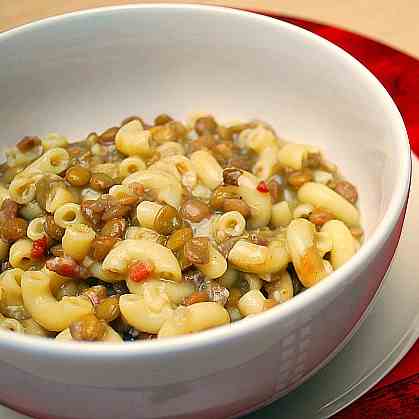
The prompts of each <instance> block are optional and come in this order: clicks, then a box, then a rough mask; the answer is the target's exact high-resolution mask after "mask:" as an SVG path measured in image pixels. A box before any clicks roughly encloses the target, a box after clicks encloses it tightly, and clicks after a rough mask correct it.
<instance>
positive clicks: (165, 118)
mask: <svg viewBox="0 0 419 419" xmlns="http://www.w3.org/2000/svg"><path fill="white" fill-rule="evenodd" d="M171 121H173V118H172V117H171V116H169V115H167V114H166V113H162V114H160V115H157V116H156V117H155V118H154V125H165V124H167V123H168V122H171Z"/></svg>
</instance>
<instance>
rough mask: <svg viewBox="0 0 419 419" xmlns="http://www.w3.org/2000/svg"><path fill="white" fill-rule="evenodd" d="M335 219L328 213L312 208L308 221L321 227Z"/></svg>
mask: <svg viewBox="0 0 419 419" xmlns="http://www.w3.org/2000/svg"><path fill="white" fill-rule="evenodd" d="M334 218H335V217H334V216H333V214H331V213H330V212H328V211H326V210H324V209H322V208H314V210H313V211H312V212H311V214H310V215H309V217H308V219H309V221H311V222H312V223H313V224H315V225H316V226H322V225H323V224H325V223H327V222H328V221H330V220H333V219H334Z"/></svg>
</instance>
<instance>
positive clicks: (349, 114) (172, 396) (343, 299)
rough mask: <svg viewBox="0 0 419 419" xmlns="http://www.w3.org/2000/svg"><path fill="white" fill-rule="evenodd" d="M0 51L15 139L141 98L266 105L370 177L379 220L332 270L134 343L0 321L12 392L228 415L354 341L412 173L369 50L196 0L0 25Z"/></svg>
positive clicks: (5, 120)
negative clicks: (194, 329) (28, 333)
mask: <svg viewBox="0 0 419 419" xmlns="http://www.w3.org/2000/svg"><path fill="white" fill-rule="evenodd" d="M0 63H1V65H0V92H1V101H0V121H1V123H0V126H1V140H2V142H3V143H2V146H5V145H6V143H7V144H12V143H14V142H16V140H18V139H19V138H21V137H22V136H23V135H27V134H34V135H43V134H45V133H47V132H50V131H57V132H60V133H64V134H68V135H69V136H71V137H77V136H80V137H81V136H83V135H85V134H86V133H87V132H89V131H92V130H94V129H99V130H100V129H101V128H105V127H107V126H110V125H113V124H115V123H117V122H118V121H120V120H121V119H122V118H124V117H126V116H127V115H129V114H132V113H138V114H141V115H142V116H144V117H145V118H146V119H151V118H152V117H153V116H154V115H156V114H157V113H160V112H163V111H165V112H168V113H171V114H173V115H175V116H177V117H184V116H185V115H186V114H187V113H189V112H192V111H200V110H204V111H211V112H215V114H216V116H217V117H218V118H220V119H224V120H229V119H236V118H248V117H258V118H263V119H265V120H267V121H269V122H272V123H273V124H274V126H275V127H276V128H277V130H278V132H279V133H280V135H281V136H283V137H285V138H288V139H290V140H292V141H296V142H305V143H312V144H315V145H318V146H320V147H321V148H322V149H323V150H324V151H325V152H326V154H327V155H328V156H329V157H330V159H331V160H332V161H335V162H336V163H337V164H338V165H339V167H340V168H341V169H342V171H343V173H344V174H345V175H346V176H347V177H348V178H349V179H351V181H353V182H354V183H355V185H357V186H358V187H359V192H360V206H361V211H362V216H363V223H364V225H365V227H366V231H367V240H366V243H365V244H364V245H363V246H362V248H361V250H360V252H359V253H358V254H357V255H356V256H355V257H354V258H353V259H351V260H350V261H349V262H348V263H347V264H346V265H345V266H344V267H342V268H341V269H339V271H337V272H335V273H334V274H333V275H331V276H330V277H328V278H327V279H325V280H323V281H322V282H321V283H320V284H318V285H316V286H315V287H313V288H311V289H309V290H307V291H306V292H304V293H303V294H300V295H298V296H297V297H295V298H294V299H292V301H290V302H287V303H286V304H284V305H283V306H279V307H276V308H274V309H272V310H270V311H268V312H266V313H264V314H262V315H259V316H256V317H254V318H250V319H247V320H244V321H240V322H238V323H235V324H232V325H229V326H225V327H221V328H218V329H215V330H210V331H207V332H204V333H200V334H196V335H191V336H185V337H182V338H176V339H173V340H172V339H170V340H164V341H153V342H147V343H143V344H136V343H134V344H125V345H121V346H108V345H103V344H101V345H97V344H83V345H75V344H64V343H62V344H58V343H56V342H53V341H48V340H38V339H35V338H29V337H25V336H14V335H13V336H11V335H9V334H6V333H5V332H1V333H0V353H1V355H0V401H1V402H2V403H4V404H6V405H9V406H11V407H13V408H16V409H18V410H21V411H25V412H28V413H29V414H32V415H34V416H36V417H39V416H42V417H48V418H60V419H63V418H85V419H91V418H96V417H100V418H102V419H108V418H109V419H111V418H122V417H124V418H125V419H131V418H132V419H134V418H155V417H165V418H169V417H185V418H196V417H200V418H215V417H228V416H233V415H237V414H239V413H243V412H245V411H248V410H250V409H253V408H255V407H257V406H259V405H261V404H264V403H267V402H268V401H269V400H273V399H274V398H277V397H280V396H281V395H283V394H285V393H286V392H288V391H290V390H291V389H292V388H294V387H295V386H297V385H298V384H300V383H301V382H302V381H304V380H305V379H307V378H308V377H309V376H310V375H311V374H312V373H313V372H314V371H316V370H317V369H318V368H320V367H321V366H322V365H323V364H324V363H325V362H327V360H328V359H330V358H331V356H332V355H333V354H334V353H336V352H337V350H338V349H339V348H341V347H342V346H343V343H344V342H345V340H347V339H348V337H349V336H350V334H351V332H352V331H353V330H354V328H355V327H356V325H357V324H358V323H359V320H360V319H361V318H362V316H363V313H364V312H365V310H366V308H367V307H368V305H369V304H370V302H371V300H372V298H373V296H374V294H375V292H376V291H377V288H378V287H379V286H380V283H381V280H382V278H383V275H384V273H385V271H386V270H387V268H388V265H389V263H390V261H391V258H392V256H393V253H394V250H395V248H396V245H397V241H398V238H399V235H400V229H401V225H402V222H403V216H404V209H405V206H406V202H407V196H408V188H409V179H410V150H409V144H408V139H407V136H406V131H405V128H404V126H403V121H402V118H401V117H400V114H399V112H398V110H397V108H396V106H395V105H394V103H393V102H392V100H391V99H390V97H389V96H388V94H387V93H386V91H385V89H384V88H383V87H382V86H381V85H380V84H379V82H378V81H377V80H376V79H375V78H374V77H373V76H372V75H371V74H370V73H369V72H368V71H367V70H366V69H365V68H364V67H363V66H362V65H361V64H359V63H358V62H357V61H356V60H354V59H353V58H351V57H350V56H349V55H348V54H346V53H345V52H343V51H342V50H341V49H339V48H337V47H335V46H333V45H332V44H330V43H329V42H327V41H325V40H323V39H321V38H319V37H317V36H315V35H312V34H311V33H309V32H306V31H304V30H302V29H299V28H297V27H295V26H292V25H290V24H288V23H282V22H279V21H276V20H274V19H270V18H267V17H262V16H258V15H255V14H250V13H244V12H240V11H234V10H228V9H223V8H213V7H206V6H188V5H145V6H124V7H115V8H105V9H98V10H92V11H84V12H79V13H72V14H69V15H65V16H59V17H54V18H51V19H46V20H43V21H40V22H36V23H33V24H29V25H25V26H23V27H21V28H17V29H14V30H11V31H9V32H6V33H3V34H1V35H0ZM372 350H373V348H372ZM342 373H344V371H343V372H342Z"/></svg>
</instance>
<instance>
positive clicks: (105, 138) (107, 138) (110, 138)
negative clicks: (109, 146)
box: [98, 127, 119, 143]
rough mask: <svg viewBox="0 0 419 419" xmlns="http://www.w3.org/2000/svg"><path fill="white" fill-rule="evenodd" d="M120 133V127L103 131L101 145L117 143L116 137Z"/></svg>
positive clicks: (99, 139) (100, 139)
mask: <svg viewBox="0 0 419 419" xmlns="http://www.w3.org/2000/svg"><path fill="white" fill-rule="evenodd" d="M118 131H119V127H111V128H108V129H107V130H105V131H103V132H102V134H100V135H99V137H98V141H99V142H100V143H113V142H114V141H115V135H116V134H117V132H118Z"/></svg>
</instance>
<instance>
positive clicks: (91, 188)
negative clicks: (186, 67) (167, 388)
mask: <svg viewBox="0 0 419 419" xmlns="http://www.w3.org/2000/svg"><path fill="white" fill-rule="evenodd" d="M6 156H7V162H6V163H5V164H4V165H3V166H2V168H1V170H0V204H1V205H0V207H1V208H0V262H2V270H5V271H4V272H2V273H0V313H1V314H0V328H2V329H6V330H9V331H12V332H15V333H25V334H31V335H36V336H43V337H48V338H51V339H55V340H57V341H64V342H76V341H77V340H86V341H95V340H100V341H101V342H105V343H106V342H109V343H120V342H122V341H123V340H129V341H132V340H143V339H153V338H165V337H171V336H178V335H183V334H190V333H196V332H200V331H203V330H207V329H210V328H213V327H217V326H221V325H226V324H228V323H230V322H235V321H237V320H240V319H242V318H245V317H250V316H254V315H255V314H259V313H262V312H264V311H266V310H268V309H270V308H272V307H273V306H275V305H282V304H283V303H285V302H287V301H288V300H290V299H291V298H293V297H294V295H295V294H298V293H300V292H301V291H303V290H304V289H305V288H308V287H311V286H313V285H315V284H316V283H317V282H319V281H320V280H322V279H323V278H324V277H326V276H327V275H329V274H331V273H333V272H334V271H335V270H336V269H339V268H340V267H341V266H342V265H343V264H345V263H346V262H347V261H348V260H349V259H350V258H351V257H352V256H353V255H354V254H355V253H356V252H357V251H358V249H359V247H360V242H359V241H358V240H361V238H362V236H363V230H362V229H361V228H360V227H359V223H360V215H359V211H358V208H357V207H356V206H355V203H356V201H357V199H358V193H357V191H356V188H355V187H354V186H353V185H352V184H351V183H350V182H348V181H346V180H343V178H342V177H341V175H340V174H339V173H338V171H337V167H336V166H335V165H334V164H332V163H330V162H328V161H327V160H325V159H324V157H323V155H322V154H321V153H320V151H319V150H318V148H317V147H313V146H310V145H305V144H291V143H285V142H283V141H282V140H280V139H279V138H278V137H277V135H276V134H275V131H274V130H273V129H272V128H271V126H270V125H268V124H266V123H263V122H261V121H257V120H252V121H249V122H240V121H239V122H237V121H236V122H234V123H231V124H223V125H220V124H219V123H217V121H216V120H215V119H214V117H213V116H212V115H210V114H199V115H196V116H194V117H193V118H192V119H190V121H189V122H188V124H187V125H183V124H182V123H180V122H178V121H175V120H173V119H172V118H171V117H170V116H168V115H165V114H162V115H159V116H158V117H156V118H155V120H154V126H151V125H149V124H146V123H143V122H142V120H141V118H138V117H130V118H127V119H125V120H124V121H123V122H122V123H121V124H120V125H119V126H114V127H112V128H109V129H107V130H105V131H103V132H102V133H101V134H99V135H98V134H96V133H94V132H92V133H91V134H89V135H88V136H87V138H85V139H84V140H77V141H76V142H75V143H73V144H70V143H69V142H68V140H67V139H66V138H65V137H62V136H60V135H58V134H51V135H48V136H47V137H45V138H43V139H41V141H40V140H39V139H38V138H37V137H24V138H23V139H22V140H21V141H20V142H19V143H18V144H17V145H16V147H13V148H11V149H9V150H8V151H7V152H6ZM337 192H339V193H337ZM13 201H14V202H13ZM354 202H355V203H354ZM9 220H10V222H9ZM199 262H201V263H199ZM202 262H207V263H202ZM279 310H281V309H279ZM16 319H23V320H16ZM74 322H76V323H74ZM108 324H109V325H112V326H109V325H108ZM70 331H71V332H70ZM226 331H227V332H228V329H226Z"/></svg>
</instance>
